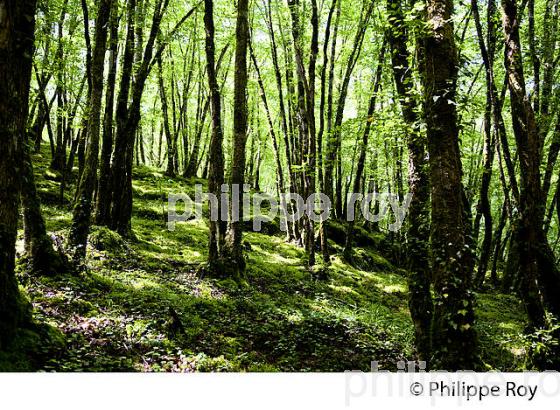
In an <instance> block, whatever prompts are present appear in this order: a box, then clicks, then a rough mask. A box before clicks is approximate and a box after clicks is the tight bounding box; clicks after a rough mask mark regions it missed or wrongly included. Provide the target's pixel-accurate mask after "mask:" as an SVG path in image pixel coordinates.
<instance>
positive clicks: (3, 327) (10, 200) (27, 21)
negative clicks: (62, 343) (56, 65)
mask: <svg viewBox="0 0 560 410" xmlns="http://www.w3.org/2000/svg"><path fill="white" fill-rule="evenodd" d="M35 11H36V1H35V0H0V181H2V182H1V185H2V189H0V349H4V348H5V347H6V346H7V345H9V343H10V342H11V341H12V340H13V337H14V335H15V332H16V329H17V328H18V327H19V326H20V325H22V324H24V322H25V321H26V320H27V319H29V317H28V316H27V315H28V310H27V307H26V306H25V305H24V303H23V301H22V300H21V299H20V294H19V290H18V284H17V281H16V277H15V275H14V267H15V256H16V236H17V224H18V208H19V194H20V186H21V156H22V148H23V143H24V135H25V127H26V124H27V113H28V104H29V87H30V81H31V64H32V55H33V42H34V34H35V33H34V30H35Z"/></svg>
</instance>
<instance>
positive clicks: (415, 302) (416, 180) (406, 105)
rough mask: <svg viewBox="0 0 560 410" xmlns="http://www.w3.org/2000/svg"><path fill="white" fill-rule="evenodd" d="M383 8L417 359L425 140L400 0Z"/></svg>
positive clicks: (422, 328)
mask: <svg viewBox="0 0 560 410" xmlns="http://www.w3.org/2000/svg"><path fill="white" fill-rule="evenodd" d="M387 10H388V13H389V23H390V24H391V28H390V30H389V31H388V38H389V44H390V46H391V61H392V63H393V77H394V80H395V86H396V89H397V93H398V96H399V103H400V106H401V111H402V114H403V119H404V120H405V122H406V124H407V125H408V127H409V138H408V141H407V146H408V158H409V159H408V186H409V192H410V194H412V200H411V202H410V208H409V215H408V218H409V221H408V232H407V255H408V257H407V267H408V270H409V276H408V288H409V292H410V294H409V300H408V306H409V309H410V316H411V317H412V321H413V323H414V332H415V339H416V350H417V352H418V357H419V359H420V360H424V361H428V360H429V357H430V354H431V335H430V328H431V322H432V314H433V301H432V296H431V294H430V261H429V251H428V246H429V240H430V224H429V219H430V215H429V201H430V191H429V184H430V183H429V180H428V172H427V171H428V170H427V163H426V162H427V161H426V146H425V145H426V142H425V138H424V137H423V135H422V133H421V132H420V122H419V120H420V118H418V114H417V107H416V101H415V100H414V98H413V95H412V93H413V90H412V86H413V83H414V79H413V78H412V72H411V70H410V67H409V59H410V53H409V52H408V49H407V41H408V33H407V30H406V26H405V22H404V13H403V10H402V4H401V2H400V0H388V2H387Z"/></svg>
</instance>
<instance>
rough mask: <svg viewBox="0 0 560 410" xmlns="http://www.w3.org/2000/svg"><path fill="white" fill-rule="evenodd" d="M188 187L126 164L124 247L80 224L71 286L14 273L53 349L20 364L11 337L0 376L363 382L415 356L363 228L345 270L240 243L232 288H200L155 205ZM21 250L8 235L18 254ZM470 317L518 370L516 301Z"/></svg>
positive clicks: (400, 281) (184, 242) (197, 254)
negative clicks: (355, 373)
mask: <svg viewBox="0 0 560 410" xmlns="http://www.w3.org/2000/svg"><path fill="white" fill-rule="evenodd" d="M34 161H35V167H36V178H37V181H36V183H37V186H38V190H39V192H40V195H41V199H42V203H43V212H44V215H45V218H46V219H47V226H48V230H49V232H51V233H53V234H56V235H59V236H60V237H64V236H66V234H67V229H68V227H69V226H70V220H71V211H70V208H69V206H68V203H69V202H70V200H71V193H72V192H73V187H70V188H71V189H69V190H68V191H69V193H67V194H66V195H65V201H66V204H65V205H61V202H60V198H59V182H57V181H56V179H57V178H56V175H53V174H52V172H50V171H48V170H47V165H48V162H49V155H48V152H46V151H43V153H42V155H36V156H35V157H34ZM195 183H205V181H202V180H194V179H191V180H186V179H183V178H169V177H166V176H164V175H163V174H162V173H161V172H160V171H158V170H156V169H152V168H148V167H137V168H136V169H135V171H134V182H133V186H134V214H133V215H134V216H133V220H132V227H133V231H134V234H135V238H134V239H131V240H123V239H122V238H121V237H120V236H119V235H117V234H115V233H113V232H112V231H109V230H108V229H106V228H101V227H93V231H92V235H91V238H90V244H89V249H88V261H87V265H88V268H87V272H85V273H83V274H80V275H72V274H66V275H59V276H56V277H37V276H34V275H30V274H28V273H26V272H25V266H24V264H23V263H20V264H19V265H18V271H19V272H18V278H19V280H20V283H21V289H22V291H23V292H24V294H26V295H27V297H28V298H29V299H30V301H31V302H32V304H33V307H34V316H35V318H36V320H37V321H38V322H42V323H47V324H49V325H50V329H51V330H50V333H51V338H52V337H53V336H52V335H57V336H55V338H57V339H58V340H59V344H58V347H57V348H55V349H53V348H48V349H47V348H46V347H45V348H44V350H45V352H44V354H43V355H40V357H39V356H38V357H33V356H29V354H28V350H29V345H30V344H33V340H32V341H29V340H28V339H30V338H31V339H32V338H33V336H31V335H32V334H31V333H30V332H27V333H24V334H23V335H21V336H20V339H21V343H19V344H18V346H19V350H18V349H15V350H14V351H13V352H12V353H10V354H8V353H0V369H2V368H3V369H4V370H43V371H185V372H189V371H344V370H363V371H368V370H369V369H370V362H371V361H373V360H376V361H378V362H379V363H380V367H381V368H382V369H387V370H396V362H397V361H398V360H413V359H414V352H413V346H412V339H413V329H412V324H411V321H410V316H409V313H408V308H407V287H406V272H405V271H404V270H402V269H399V268H397V267H395V266H393V264H392V263H390V262H389V261H388V260H387V259H386V258H385V257H384V256H383V255H382V253H383V252H379V249H378V248H382V246H379V247H377V246H375V244H380V243H381V242H382V241H383V240H384V239H383V237H382V235H381V234H375V235H374V234H369V233H367V232H365V230H362V236H364V235H365V236H368V235H369V241H370V242H371V243H373V244H374V245H371V243H370V244H369V245H368V246H365V247H358V248H356V250H355V255H356V258H355V261H354V263H353V265H354V266H350V265H349V264H347V263H345V262H344V261H343V260H342V259H341V258H340V257H338V256H336V255H335V256H333V259H332V265H331V267H330V268H329V269H328V271H327V275H326V276H322V275H320V274H319V273H317V272H314V271H310V270H308V269H306V268H304V266H305V264H304V263H303V262H302V260H303V257H304V253H303V251H302V249H300V248H299V247H297V246H295V245H293V244H289V243H286V242H285V240H284V237H283V235H282V234H281V233H276V234H274V235H273V234H264V233H247V234H246V235H245V242H246V243H245V246H246V248H247V249H248V250H247V252H246V255H247V257H248V261H247V272H246V274H245V276H244V278H243V279H242V280H241V281H234V280H231V279H224V280H219V279H215V278H210V277H208V276H203V275H200V274H199V273H198V272H199V271H198V270H197V268H198V265H199V264H200V263H202V262H204V260H205V257H206V256H205V255H206V246H207V227H206V224H205V223H204V222H203V221H198V222H196V221H190V222H184V223H179V224H177V226H176V229H175V231H169V230H167V227H166V221H167V219H166V217H167V194H168V193H171V192H173V193H177V192H187V193H192V192H193V190H194V184H195ZM364 232H365V233H364ZM366 239H367V238H366ZM366 242H367V240H366ZM331 245H332V247H333V249H334V250H339V251H340V250H341V248H340V245H339V244H337V243H336V242H332V244H331ZM22 246H23V244H22V232H21V231H20V241H19V251H20V253H21V251H22ZM476 312H477V329H478V331H479V335H480V344H481V354H482V358H483V360H484V363H485V364H486V366H487V368H488V369H499V370H502V371H516V370H522V369H524V367H525V361H526V353H525V352H526V344H527V342H526V340H525V339H524V338H523V336H522V332H523V326H524V320H525V318H524V314H523V309H522V307H521V304H520V302H519V300H518V299H516V298H515V297H513V296H509V295H503V294H498V293H494V292H492V293H478V294H477V311H476ZM34 340H35V339H34ZM35 343H38V342H37V341H36V340H35ZM47 350H48V351H47Z"/></svg>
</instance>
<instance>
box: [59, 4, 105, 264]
mask: <svg viewBox="0 0 560 410" xmlns="http://www.w3.org/2000/svg"><path fill="white" fill-rule="evenodd" d="M112 1H113V0H101V2H100V4H99V10H98V12H97V18H96V21H95V40H94V43H95V45H94V49H93V54H92V64H91V95H90V100H89V104H88V125H87V129H88V136H89V141H88V146H87V149H86V158H85V164H84V171H83V172H82V175H81V177H80V181H79V184H78V190H77V195H76V203H75V205H74V210H73V214H72V226H71V228H70V234H69V238H68V245H69V247H70V251H71V252H72V253H73V259H74V261H75V262H77V263H81V261H83V259H84V258H85V255H86V244H87V237H88V235H89V228H90V224H91V213H92V209H93V204H92V202H93V192H94V189H95V183H96V180H97V163H98V155H99V132H100V128H101V119H100V114H101V98H102V96H103V71H104V65H105V51H106V49H107V25H108V22H109V16H110V13H111V3H112Z"/></svg>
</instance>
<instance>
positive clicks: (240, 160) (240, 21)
mask: <svg viewBox="0 0 560 410" xmlns="http://www.w3.org/2000/svg"><path fill="white" fill-rule="evenodd" d="M235 40H236V41H235V44H236V46H235V75H234V95H233V157H232V161H231V183H230V201H231V202H230V210H231V215H230V225H229V232H228V258H229V259H230V261H231V266H230V267H231V268H232V269H233V271H234V272H236V273H240V272H242V271H244V270H245V259H244V257H243V248H242V246H241V240H242V237H243V221H242V216H243V195H244V192H243V184H244V183H245V163H246V158H245V149H246V144H247V118H248V113H247V45H248V42H249V1H248V0H238V1H237V23H236V30H235ZM234 185H236V186H237V189H238V192H239V198H235V196H234V195H233V191H232V188H233V186H234ZM236 212H238V215H237V216H236V215H235V213H236Z"/></svg>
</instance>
